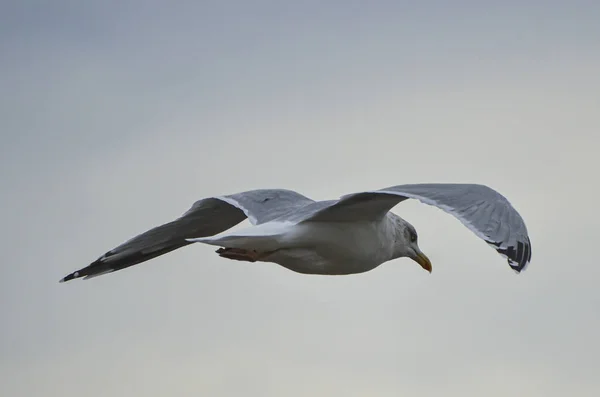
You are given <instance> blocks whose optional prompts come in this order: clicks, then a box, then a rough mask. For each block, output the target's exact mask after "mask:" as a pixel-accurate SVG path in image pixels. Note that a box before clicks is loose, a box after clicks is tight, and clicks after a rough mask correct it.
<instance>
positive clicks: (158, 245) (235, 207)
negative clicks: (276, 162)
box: [60, 189, 314, 282]
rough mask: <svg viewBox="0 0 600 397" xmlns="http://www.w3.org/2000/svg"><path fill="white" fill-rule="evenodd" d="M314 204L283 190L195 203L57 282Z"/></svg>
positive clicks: (116, 267) (118, 266) (131, 262)
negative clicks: (177, 216)
mask: <svg viewBox="0 0 600 397" xmlns="http://www.w3.org/2000/svg"><path fill="white" fill-rule="evenodd" d="M313 202H314V201H313V200H311V199H309V198H307V197H305V196H303V195H301V194H300V193H296V192H294V191H291V190H284V189H258V190H250V191H246V192H241V193H236V194H231V195H227V196H218V197H209V198H205V199H202V200H198V201H196V202H195V203H194V204H193V205H192V207H191V208H190V209H189V210H188V211H186V212H185V213H184V214H183V215H182V216H181V217H179V218H177V219H175V220H173V221H171V222H168V223H165V224H163V225H160V226H157V227H154V228H152V229H150V230H148V231H146V232H144V233H142V234H139V235H137V236H135V237H133V238H131V239H129V240H127V241H126V242H124V243H123V244H121V245H119V246H117V247H115V248H113V249H112V250H110V251H108V252H106V253H105V254H104V255H102V256H101V257H100V258H98V259H97V260H95V261H94V262H92V263H91V264H89V265H88V266H86V267H84V268H82V269H80V270H78V271H75V272H73V273H71V274H68V275H67V276H65V277H64V278H63V279H61V280H60V281H61V282H64V281H69V280H72V279H75V278H80V277H85V278H91V277H96V276H100V275H102V274H106V273H111V272H114V271H117V270H121V269H125V268H127V267H130V266H133V265H137V264H138V263H142V262H145V261H147V260H149V259H152V258H155V257H157V256H160V255H163V254H166V253H168V252H170V251H173V250H176V249H178V248H181V247H184V246H186V245H188V244H191V243H190V242H189V241H187V239H189V238H196V237H206V236H213V235H215V234H218V233H221V232H223V231H225V230H227V229H229V228H231V227H233V226H235V225H237V224H238V223H240V222H242V221H243V220H244V219H246V218H248V219H249V220H250V222H251V223H252V224H255V225H256V224H261V223H265V222H268V221H270V220H273V219H275V218H278V217H280V216H282V215H284V214H286V213H287V212H290V211H294V210H295V209H297V208H299V207H302V206H306V205H309V204H311V203H313Z"/></svg>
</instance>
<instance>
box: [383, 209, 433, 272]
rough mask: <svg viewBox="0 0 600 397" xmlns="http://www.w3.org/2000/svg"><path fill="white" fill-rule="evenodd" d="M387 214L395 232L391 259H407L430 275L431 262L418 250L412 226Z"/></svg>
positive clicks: (391, 214) (390, 213) (415, 234)
mask: <svg viewBox="0 0 600 397" xmlns="http://www.w3.org/2000/svg"><path fill="white" fill-rule="evenodd" d="M388 214H389V216H390V219H391V220H392V222H393V223H394V230H395V231H396V233H395V240H394V254H393V257H392V259H396V258H402V257H408V258H410V259H412V260H414V261H415V262H417V263H418V264H419V265H421V267H422V268H423V269H425V270H427V271H428V272H430V273H431V261H430V260H429V258H427V256H426V255H425V254H424V253H423V252H421V250H420V249H419V245H418V236H417V231H416V230H415V228H414V226H413V225H411V224H410V223H408V222H407V221H405V220H404V219H402V218H400V217H399V216H398V215H396V214H394V213H392V212H389V213H388Z"/></svg>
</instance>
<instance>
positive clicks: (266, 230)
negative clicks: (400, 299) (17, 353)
mask: <svg viewBox="0 0 600 397" xmlns="http://www.w3.org/2000/svg"><path fill="white" fill-rule="evenodd" d="M407 199H416V200H418V201H420V202H422V203H424V204H428V205H431V206H434V207H437V208H439V209H441V210H442V211H444V212H446V213H449V214H451V215H453V216H454V217H455V218H457V219H458V220H459V221H460V222H462V224H463V225H464V226H466V227H467V228H468V229H469V230H471V231H472V232H473V233H474V234H475V235H476V236H478V237H479V238H481V239H482V240H483V241H485V242H486V243H487V244H488V245H490V246H491V247H492V248H494V249H495V250H496V251H497V252H498V253H499V254H500V255H501V256H503V257H504V258H506V259H507V261H508V264H509V266H510V267H511V268H512V269H513V270H514V271H515V272H517V273H520V272H521V271H522V270H523V269H525V268H526V266H527V265H528V264H529V262H530V261H531V242H530V239H529V235H528V233H527V228H526V226H525V222H524V221H523V218H521V215H519V213H518V212H517V210H516V209H515V208H514V207H513V206H512V205H511V204H510V203H509V201H508V200H507V199H506V197H504V196H503V195H501V194H500V193H498V192H497V191H495V190H493V189H492V188H490V187H488V186H485V185H479V184H456V183H455V184H448V183H422V184H409V185H398V186H392V187H388V188H385V189H381V190H369V191H363V192H358V193H352V194H348V195H345V196H342V197H341V198H340V199H338V200H325V201H314V200H311V199H310V198H308V197H306V196H303V195H301V194H300V193H297V192H295V191H292V190H286V189H257V190H249V191H245V192H241V193H236V194H231V195H226V196H215V197H208V198H204V199H201V200H199V201H196V202H195V203H194V204H193V205H192V207H191V208H190V209H189V210H188V211H187V212H185V213H184V214H183V215H182V216H181V217H179V218H177V219H175V220H173V221H171V222H168V223H165V224H163V225H160V226H157V227H155V228H152V229H150V230H148V231H146V232H144V233H142V234H140V235H137V236H135V237H133V238H131V239H130V240H128V241H126V242H124V243H123V244H121V245H119V246H117V247H116V248H113V249H112V250H110V251H108V252H106V253H105V254H104V255H102V256H100V257H99V258H98V259H97V260H95V261H94V262H92V263H91V264H89V265H88V266H86V267H84V268H82V269H80V270H77V271H75V272H73V273H71V274H68V275H67V276H65V277H64V278H62V279H61V280H60V282H65V281H69V280H73V279H77V278H83V279H84V280H85V279H89V278H92V277H97V276H100V275H103V274H107V273H111V272H115V271H118V270H122V269H125V268H127V267H130V266H133V265H136V264H139V263H142V262H145V261H147V260H149V259H152V258H155V257H157V256H160V255H163V254H166V253H168V252H170V251H173V250H175V249H178V248H181V247H183V246H186V245H189V244H193V243H203V244H208V245H213V246H217V247H219V248H218V249H217V250H216V253H217V254H219V256H220V257H222V258H226V259H230V260H236V261H245V262H270V263H275V264H278V265H280V266H283V267H284V268H287V269H289V270H292V271H294V272H297V273H302V274H315V275H348V274H358V273H364V272H367V271H370V270H373V269H375V268H376V267H378V266H379V265H381V264H383V263H385V262H388V261H391V260H393V259H397V258H403V257H407V258H410V259H412V260H413V261H415V262H416V263H418V264H419V265H420V266H421V267H422V268H423V269H425V270H426V271H428V272H430V273H431V271H432V265H431V261H430V260H429V258H428V257H427V256H426V255H425V254H424V253H423V252H422V251H421V250H420V249H419V245H418V236H417V231H416V229H415V228H414V226H412V225H411V224H410V223H409V222H407V221H406V220H404V219H403V218H401V217H399V216H398V215H396V214H395V213H393V212H391V209H392V208H393V207H395V206H396V205H397V204H399V203H401V202H403V201H405V200H407ZM245 219H248V220H249V221H250V223H251V226H249V227H247V228H242V229H240V230H235V231H229V229H231V228H232V227H233V226H235V225H237V224H239V223H240V222H242V221H243V220H245Z"/></svg>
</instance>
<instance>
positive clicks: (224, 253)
mask: <svg viewBox="0 0 600 397" xmlns="http://www.w3.org/2000/svg"><path fill="white" fill-rule="evenodd" d="M215 252H216V253H217V254H219V256H221V257H223V258H227V259H233V260H236V261H245V262H256V261H257V260H259V259H260V257H261V256H262V255H261V253H259V252H258V251H256V250H247V249H243V248H219V249H218V250H216V251H215Z"/></svg>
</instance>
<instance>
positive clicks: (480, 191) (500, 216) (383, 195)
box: [301, 183, 531, 272]
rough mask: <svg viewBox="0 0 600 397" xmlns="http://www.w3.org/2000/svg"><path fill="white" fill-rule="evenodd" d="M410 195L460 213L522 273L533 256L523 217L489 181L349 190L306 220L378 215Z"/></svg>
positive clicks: (471, 226)
mask: <svg viewBox="0 0 600 397" xmlns="http://www.w3.org/2000/svg"><path fill="white" fill-rule="evenodd" d="M409 198H412V199H417V200H419V201H421V202H422V203H425V204H429V205H432V206H435V207H438V208H440V209H442V210H443V211H445V212H447V213H449V214H451V215H454V216H455V217H456V218H457V219H458V220H460V221H461V222H462V223H463V224H464V225H465V226H466V227H467V228H469V230H471V231H472V232H473V233H475V234H476V235H477V236H478V237H480V238H481V239H483V240H484V241H485V242H486V243H488V244H489V245H490V246H492V247H493V248H494V249H495V250H496V251H497V252H498V253H499V254H500V255H502V256H504V257H505V258H507V260H508V264H509V265H510V267H511V268H512V269H514V270H515V271H517V272H520V271H521V270H523V269H524V268H525V267H526V266H527V265H528V264H529V262H530V261H531V241H530V239H529V235H528V233H527V227H526V226H525V222H524V221H523V218H522V217H521V215H519V213H518V212H517V210H516V209H515V208H514V207H513V206H512V205H511V204H510V203H509V201H508V200H507V199H506V197H504V196H502V195H501V194H500V193H498V192H497V191H495V190H493V189H491V188H489V187H487V186H484V185H476V184H442V183H429V184H412V185H399V186H392V187H388V188H385V189H381V190H375V191H367V192H360V193H355V194H349V195H346V196H343V197H342V198H341V199H340V200H337V201H333V202H331V203H330V204H329V205H327V206H324V208H319V209H317V210H316V211H314V212H312V213H308V214H306V216H305V217H304V218H303V219H302V220H301V221H302V222H308V221H311V222H320V221H325V222H326V221H353V220H361V219H376V218H377V217H382V216H384V215H385V214H386V213H387V212H388V211H389V210H391V209H392V208H393V207H394V206H395V205H396V204H398V203H400V202H401V201H404V200H406V199H409ZM306 208H309V207H306Z"/></svg>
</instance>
